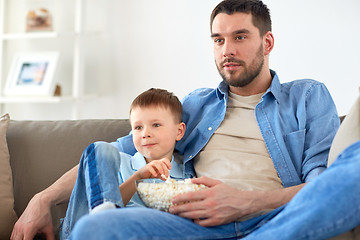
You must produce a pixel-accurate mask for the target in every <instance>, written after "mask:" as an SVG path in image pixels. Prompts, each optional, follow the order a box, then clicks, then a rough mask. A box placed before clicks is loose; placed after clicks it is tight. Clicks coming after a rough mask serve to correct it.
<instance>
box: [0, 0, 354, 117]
mask: <svg viewBox="0 0 360 240" xmlns="http://www.w3.org/2000/svg"><path fill="white" fill-rule="evenodd" d="M219 2H220V1H219V0H181V1H177V0H151V1H149V0H131V1H125V0H0V3H1V5H0V11H1V12H0V14H1V15H0V21H1V22H0V23H1V28H0V32H1V33H0V38H1V48H0V53H1V56H2V58H1V62H0V64H1V70H0V73H1V75H0V77H1V95H0V105H1V113H5V112H8V113H9V114H10V117H11V119H17V120H24V119H29V120H59V119H89V118H90V119H101V118H128V109H129V106H130V103H131V102H132V100H133V99H134V98H135V97H136V96H137V95H138V94H139V93H141V92H143V91H144V90H147V89H148V88H151V87H159V88H165V89H168V90H170V91H172V92H174V93H175V94H176V95H177V96H178V97H179V98H182V97H184V96H185V95H186V94H187V93H189V92H190V91H192V90H194V89H196V88H199V87H212V88H214V87H217V85H218V84H219V82H220V81H221V77H220V76H219V74H218V72H217V69H216V67H215V64H214V57H213V50H212V41H211V38H210V27H209V18H210V14H211V11H212V9H213V8H214V7H215V6H216V5H217V4H218V3H219ZM264 3H266V4H267V5H268V7H269V8H270V11H271V15H272V21H273V34H274V37H275V48H274V50H273V51H272V53H271V54H270V66H271V68H272V69H273V70H275V71H276V72H277V73H278V75H279V78H280V81H281V82H288V81H292V80H295V79H301V78H312V79H316V80H318V81H320V82H323V83H324V84H325V85H326V86H327V87H328V89H329V91H330V93H331V95H332V96H333V99H334V101H335V104H336V106H337V109H338V112H339V114H340V115H345V114H347V112H348V111H349V109H350V107H351V105H352V103H353V102H354V101H355V99H356V98H357V96H358V94H359V86H360V77H359V76H358V69H359V67H360V58H359V56H360V45H359V44H358V39H359V38H360V32H359V31H358V23H359V22H360V15H359V14H358V11H359V10H360V2H359V1H357V0H316V1H313V0H302V1H299V0H287V1H283V0H264ZM39 8H45V9H47V10H48V12H49V13H50V14H51V16H52V27H53V28H52V30H50V31H48V30H47V31H35V32H28V31H27V30H26V16H27V14H28V12H29V11H30V10H31V9H39ZM41 34H42V35H41ZM44 51H46V52H49V51H50V52H57V53H59V62H58V63H57V67H56V72H55V74H54V76H53V80H52V81H53V82H54V84H57V85H59V86H60V88H61V95H60V96H57V97H53V96H52V95H53V94H52V92H51V93H50V95H49V96H47V97H43V96H39V97H37V96H5V95H4V94H3V91H4V89H5V88H6V84H7V81H8V75H9V73H10V72H11V70H12V63H13V62H14V58H15V56H16V54H17V53H19V52H20V53H23V52H27V53H29V52H30V53H34V54H35V53H39V52H44Z"/></svg>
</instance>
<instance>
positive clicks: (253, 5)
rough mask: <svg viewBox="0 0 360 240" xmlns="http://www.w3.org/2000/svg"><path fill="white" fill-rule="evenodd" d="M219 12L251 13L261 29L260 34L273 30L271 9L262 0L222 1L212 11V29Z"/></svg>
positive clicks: (256, 25) (229, 13)
mask: <svg viewBox="0 0 360 240" xmlns="http://www.w3.org/2000/svg"><path fill="white" fill-rule="evenodd" d="M219 13H226V14H228V15H231V14H233V13H250V14H251V15H252V21H253V24H254V26H255V27H257V28H258V29H259V32H260V36H264V35H265V33H267V32H268V31H271V17H270V10H269V9H268V7H267V6H266V5H265V4H264V3H263V2H262V1H260V0H224V1H222V2H220V3H219V4H218V5H217V6H216V7H215V8H214V10H213V11H212V13H211V17H210V30H211V31H212V24H213V21H214V18H215V17H216V15H218V14H219Z"/></svg>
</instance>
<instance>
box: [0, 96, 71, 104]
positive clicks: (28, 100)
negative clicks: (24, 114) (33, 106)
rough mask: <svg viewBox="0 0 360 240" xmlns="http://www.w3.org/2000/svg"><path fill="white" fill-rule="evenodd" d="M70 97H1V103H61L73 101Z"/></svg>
mask: <svg viewBox="0 0 360 240" xmlns="http://www.w3.org/2000/svg"><path fill="white" fill-rule="evenodd" d="M73 100H74V98H73V97H71V96H68V97H0V103H59V102H66V101H73Z"/></svg>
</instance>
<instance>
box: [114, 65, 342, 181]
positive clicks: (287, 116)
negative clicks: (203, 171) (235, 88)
mask: <svg viewBox="0 0 360 240" xmlns="http://www.w3.org/2000/svg"><path fill="white" fill-rule="evenodd" d="M271 75H272V77H273V80H272V83H271V86H270V87H269V89H268V90H267V91H266V92H265V93H264V95H263V96H262V98H261V100H260V102H259V103H258V104H257V105H256V108H255V114H256V120H257V122H258V124H259V127H260V131H261V134H262V136H263V138H264V141H265V144H266V146H267V149H268V151H269V154H270V157H271V159H272V160H273V163H274V166H275V168H276V170H277V172H278V175H279V177H280V179H281V181H282V183H283V186H284V187H289V186H294V185H298V184H301V183H304V182H309V181H311V180H312V179H313V178H314V177H316V176H318V175H319V174H320V173H321V172H322V171H324V170H325V169H326V165H327V158H328V154H329V149H330V145H331V143H332V140H333V138H334V136H335V133H336V131H337V129H338V128H339V125H340V121H339V117H338V114H337V111H336V107H335V104H334V102H333V100H332V98H331V96H330V93H329V91H328V90H327V89H326V87H325V85H324V84H322V83H319V82H317V81H314V80H310V79H303V80H296V81H293V82H287V83H283V84H280V81H279V78H278V76H277V74H276V73H275V72H274V71H271ZM228 91H229V87H228V85H227V84H226V83H225V82H221V83H220V85H219V86H218V87H217V88H216V89H211V88H201V89H197V90H195V91H193V92H192V93H190V94H189V95H187V96H186V97H184V99H183V100H182V104H183V108H184V115H183V121H184V122H185V123H186V132H185V135H184V137H183V138H182V140H180V141H179V142H177V144H176V147H175V150H176V151H178V153H179V154H180V155H183V164H184V177H185V178H191V177H194V176H196V174H195V170H194V166H193V161H192V160H193V159H194V157H195V156H196V155H197V154H198V153H199V152H200V150H201V149H202V148H203V147H204V146H205V145H206V144H207V142H208V141H209V140H210V138H211V136H212V135H213V133H214V132H215V131H216V129H217V128H218V127H219V126H220V124H221V122H222V121H223V119H224V116H225V112H226V105H227V100H228ZM113 144H115V145H116V146H117V147H118V148H119V149H120V151H124V150H125V149H126V152H129V154H133V153H134V152H136V150H135V148H134V146H133V144H132V138H131V135H129V136H126V137H123V138H119V139H118V140H117V142H116V143H113Z"/></svg>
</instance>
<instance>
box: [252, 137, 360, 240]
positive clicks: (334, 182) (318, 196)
mask: <svg viewBox="0 0 360 240" xmlns="http://www.w3.org/2000/svg"><path fill="white" fill-rule="evenodd" d="M358 225H360V141H358V142H357V143H354V144H353V145H351V146H350V147H348V148H347V149H346V150H345V151H344V152H343V153H342V154H340V155H339V157H338V158H337V159H336V161H335V162H334V163H333V164H332V165H331V166H330V167H329V168H328V169H327V170H326V171H325V172H324V173H322V174H321V175H320V176H319V177H318V178H316V179H315V180H314V181H313V182H310V183H309V184H307V185H306V186H305V187H304V188H303V189H302V190H301V191H300V192H299V193H298V194H297V195H295V197H294V198H293V199H292V200H291V201H290V202H289V203H288V204H287V205H286V207H285V208H284V210H283V211H282V212H281V213H279V214H278V215H277V216H276V217H275V218H274V219H273V220H271V221H270V222H268V223H267V224H265V225H264V226H263V227H261V228H259V229H258V230H257V231H255V232H253V233H252V234H250V235H249V236H248V237H246V238H245V239H246V240H251V239H267V240H272V239H274V240H278V239H299V240H300V239H311V240H316V239H328V238H330V237H334V236H337V235H339V234H341V233H343V232H346V231H349V230H351V229H353V228H355V227H356V226H358Z"/></svg>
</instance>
